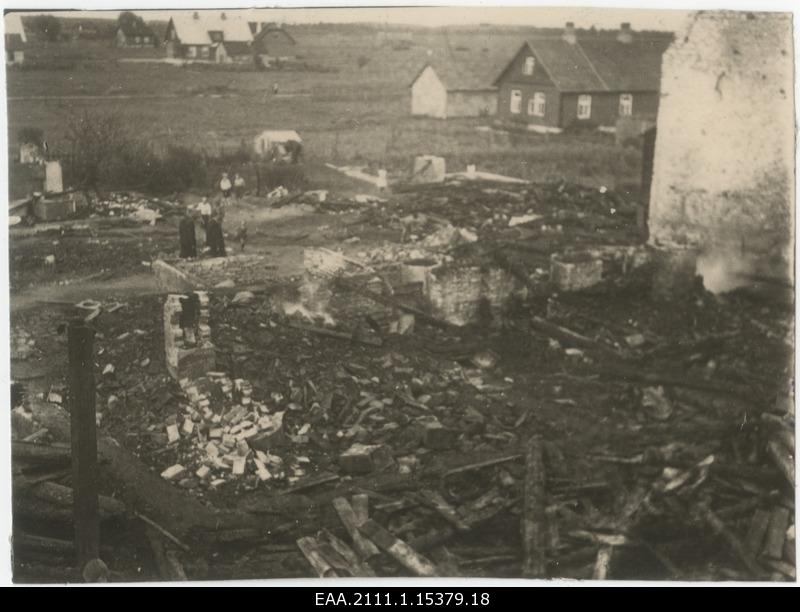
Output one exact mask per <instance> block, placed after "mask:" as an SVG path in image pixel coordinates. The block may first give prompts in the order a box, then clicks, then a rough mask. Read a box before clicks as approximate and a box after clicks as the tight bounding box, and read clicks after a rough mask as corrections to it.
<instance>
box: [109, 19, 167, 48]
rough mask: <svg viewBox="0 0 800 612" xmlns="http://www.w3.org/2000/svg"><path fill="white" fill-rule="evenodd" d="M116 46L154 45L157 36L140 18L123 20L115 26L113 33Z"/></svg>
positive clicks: (156, 42) (155, 44)
mask: <svg viewBox="0 0 800 612" xmlns="http://www.w3.org/2000/svg"><path fill="white" fill-rule="evenodd" d="M114 45H115V46H117V47H155V46H157V45H158V38H157V37H156V33H155V32H154V31H153V29H152V28H151V27H150V26H148V25H147V24H146V23H145V22H144V21H142V20H139V19H137V20H130V21H125V22H124V23H121V24H119V25H118V26H117V31H116V32H115V33H114Z"/></svg>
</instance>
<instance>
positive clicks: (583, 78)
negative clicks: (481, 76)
mask: <svg viewBox="0 0 800 612" xmlns="http://www.w3.org/2000/svg"><path fill="white" fill-rule="evenodd" d="M670 42H671V36H663V35H648V36H637V35H636V33H634V32H633V31H632V30H631V28H630V24H627V23H623V24H622V26H621V29H620V30H619V31H618V32H617V33H616V35H614V36H608V35H607V34H606V33H586V35H585V36H584V37H581V39H580V40H578V35H577V32H576V30H575V28H574V25H573V24H572V23H568V24H567V26H566V28H565V30H564V32H563V34H562V36H561V37H557V38H556V37H551V38H540V39H531V40H528V41H527V42H525V43H524V44H523V45H522V47H521V48H520V49H519V50H518V51H517V53H516V54H515V55H514V56H513V57H512V59H511V61H509V62H508V64H507V65H506V66H505V68H504V69H503V70H502V71H501V72H500V75H499V76H498V77H497V78H496V79H495V81H494V85H495V86H497V88H498V95H497V115H498V118H499V119H500V120H502V121H506V122H509V123H516V124H525V125H526V127H528V129H532V130H535V131H543V132H547V131H560V130H561V129H564V128H568V127H573V126H580V125H584V126H591V127H605V128H614V126H616V123H617V121H618V119H619V118H620V117H642V118H648V119H651V120H655V116H656V113H657V112H658V102H659V88H660V81H661V56H662V55H663V53H664V51H665V50H666V48H667V47H668V46H669V44H670Z"/></svg>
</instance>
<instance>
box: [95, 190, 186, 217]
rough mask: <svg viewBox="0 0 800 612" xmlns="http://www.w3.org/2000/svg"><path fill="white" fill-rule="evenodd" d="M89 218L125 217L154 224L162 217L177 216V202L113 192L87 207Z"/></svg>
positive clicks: (178, 209)
mask: <svg viewBox="0 0 800 612" xmlns="http://www.w3.org/2000/svg"><path fill="white" fill-rule="evenodd" d="M88 212H89V216H103V217H127V218H129V219H133V220H135V221H139V222H141V223H150V224H155V222H156V221H157V220H158V219H161V218H162V217H164V216H170V215H174V214H179V213H180V212H181V207H180V205H179V204H178V202H175V201H171V200H163V199H160V198H154V197H151V196H146V195H144V194H140V193H134V192H124V191H123V192H114V193H111V194H110V196H109V197H108V199H101V198H96V199H94V200H93V201H92V202H91V206H90V207H89V210H88Z"/></svg>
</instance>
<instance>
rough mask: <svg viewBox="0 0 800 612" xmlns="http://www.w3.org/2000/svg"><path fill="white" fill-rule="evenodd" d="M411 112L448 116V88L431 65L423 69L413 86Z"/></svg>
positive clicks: (420, 114) (426, 115) (421, 114)
mask: <svg viewBox="0 0 800 612" xmlns="http://www.w3.org/2000/svg"><path fill="white" fill-rule="evenodd" d="M411 114H412V115H414V116H423V117H436V118H438V119H446V118H447V90H446V89H445V86H444V84H443V83H442V82H441V81H440V80H439V77H438V76H436V72H435V71H434V70H433V68H431V67H430V66H428V67H426V68H425V70H423V71H422V73H421V74H420V75H419V77H417V80H416V81H414V84H413V85H412V86H411Z"/></svg>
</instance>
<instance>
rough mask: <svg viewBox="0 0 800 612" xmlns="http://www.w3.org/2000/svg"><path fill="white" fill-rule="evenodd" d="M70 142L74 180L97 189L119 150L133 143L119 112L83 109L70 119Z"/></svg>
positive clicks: (68, 135) (87, 187) (86, 187)
mask: <svg viewBox="0 0 800 612" xmlns="http://www.w3.org/2000/svg"><path fill="white" fill-rule="evenodd" d="M66 140H67V142H68V143H69V146H70V150H71V154H72V155H71V157H72V164H71V170H72V174H73V180H74V181H75V183H76V184H77V185H79V186H80V187H82V188H84V189H92V190H94V191H97V189H98V187H99V186H100V184H101V183H102V182H103V181H104V179H106V178H108V176H107V175H108V171H109V169H110V168H111V167H112V165H113V164H114V163H115V161H116V160H117V159H119V156H120V153H121V152H124V151H127V150H129V149H130V148H131V146H132V143H131V139H130V136H129V134H128V131H127V130H126V128H125V123H124V122H123V121H122V119H121V117H120V116H119V115H115V114H109V115H90V114H89V113H88V112H84V114H83V115H81V116H79V117H72V118H71V119H70V120H69V121H68V122H67V138H66Z"/></svg>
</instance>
